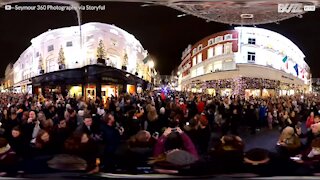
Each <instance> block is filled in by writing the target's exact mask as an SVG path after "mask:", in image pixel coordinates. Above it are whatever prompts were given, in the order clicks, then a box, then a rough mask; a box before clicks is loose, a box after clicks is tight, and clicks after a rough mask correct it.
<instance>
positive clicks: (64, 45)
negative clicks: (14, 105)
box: [12, 23, 151, 96]
mask: <svg viewBox="0 0 320 180" xmlns="http://www.w3.org/2000/svg"><path fill="white" fill-rule="evenodd" d="M147 54H148V53H147V51H146V50H144V48H143V46H142V45H141V43H140V42H139V41H138V40H137V39H136V38H135V37H134V36H133V35H131V34H129V33H128V32H126V31H124V30H123V29H121V28H118V27H116V26H114V25H109V24H104V23H86V24H83V25H81V27H80V26H72V27H65V28H59V29H54V30H49V31H47V32H44V33H42V34H41V35H39V36H37V37H35V38H33V39H32V40H31V45H30V46H29V47H28V48H27V49H26V50H25V51H24V52H23V53H22V54H21V55H20V57H19V59H18V60H17V61H16V62H15V63H14V65H13V74H14V76H13V77H14V78H13V81H12V83H13V85H14V90H15V92H23V93H26V92H28V93H32V91H37V92H38V90H35V89H34V88H37V87H39V77H44V76H46V75H48V74H50V73H56V72H58V71H63V72H67V71H71V70H74V72H76V71H77V70H79V69H81V68H83V67H87V66H90V65H95V64H100V65H105V68H106V69H109V70H115V69H119V70H123V71H124V72H126V73H127V74H128V75H131V76H134V77H136V78H137V79H143V80H145V81H150V80H151V76H150V75H151V73H150V72H151V69H150V68H149V67H148V63H147V62H145V61H144V60H145V58H146V57H147ZM99 60H103V61H100V62H99ZM100 69H101V68H100ZM62 75H63V74H62ZM128 75H127V76H128ZM35 78H36V79H37V80H35V81H36V82H33V79H35ZM43 79H45V78H43ZM49 79H50V78H49ZM42 82H43V83H44V84H46V82H45V81H44V80H43V81H42ZM62 83H63V82H61V84H62ZM88 83H89V82H88ZM105 84H109V85H110V84H112V83H107V82H105ZM35 85H36V86H35ZM121 85H123V82H121ZM41 86H42V85H41ZM68 86H70V87H66V89H67V90H68V91H69V92H70V94H72V95H78V94H79V95H84V94H83V93H82V92H83V90H82V89H83V88H86V87H87V88H89V87H90V88H91V89H90V88H89V89H90V92H91V94H92V95H94V96H95V95H96V93H92V91H93V90H94V88H96V87H95V85H93V84H90V85H89V84H86V85H83V87H82V86H81V84H69V85H68ZM99 86H101V83H100V85H99ZM102 86H103V87H102V88H104V90H105V91H107V89H109V90H110V92H109V93H108V92H105V93H103V94H108V95H111V94H113V95H115V94H117V93H116V87H109V86H108V87H104V85H103V84H102ZM132 86H136V84H132ZM80 87H81V88H80ZM129 89H132V88H129ZM99 91H100V90H98V91H97V90H95V91H94V92H99Z"/></svg>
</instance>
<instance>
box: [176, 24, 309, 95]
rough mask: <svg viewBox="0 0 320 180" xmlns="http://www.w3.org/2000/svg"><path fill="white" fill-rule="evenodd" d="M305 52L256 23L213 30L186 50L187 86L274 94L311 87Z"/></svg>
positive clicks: (183, 72)
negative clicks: (220, 30) (257, 25)
mask: <svg viewBox="0 0 320 180" xmlns="http://www.w3.org/2000/svg"><path fill="white" fill-rule="evenodd" d="M304 58H305V55H304V54H303V53H302V51H301V50H300V49H299V48H298V47H297V46H296V45H295V44H294V43H293V42H291V41H290V40H289V39H287V38H286V37H284V36H282V35H281V34H278V33H276V32H273V31H270V30H266V29H262V28H252V27H236V28H235V29H234V30H228V31H223V32H219V33H215V34H212V35H210V36H208V37H206V38H204V39H202V40H200V41H199V42H197V43H196V44H194V45H189V46H188V47H187V48H186V49H185V51H184V52H183V53H182V62H181V64H180V65H179V67H178V72H177V75H178V77H179V78H178V84H179V89H181V90H182V91H192V92H199V93H209V94H213V95H215V94H220V95H231V94H240V95H245V96H246V97H249V96H273V95H290V94H294V93H305V92H309V91H310V87H311V86H310V78H311V74H310V68H309V66H308V65H307V63H306V62H305V61H304Z"/></svg>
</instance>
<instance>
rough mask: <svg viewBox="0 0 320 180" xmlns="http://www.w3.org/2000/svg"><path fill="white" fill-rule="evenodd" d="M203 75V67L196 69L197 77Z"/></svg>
mask: <svg viewBox="0 0 320 180" xmlns="http://www.w3.org/2000/svg"><path fill="white" fill-rule="evenodd" d="M203 74H204V70H203V66H202V67H199V68H198V69H197V76H201V75H203Z"/></svg>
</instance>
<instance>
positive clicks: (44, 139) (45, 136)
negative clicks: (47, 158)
mask: <svg viewBox="0 0 320 180" xmlns="http://www.w3.org/2000/svg"><path fill="white" fill-rule="evenodd" d="M49 140H50V135H49V133H48V132H47V131H45V130H42V129H41V130H40V131H39V132H38V135H37V137H36V145H37V146H38V147H43V145H44V144H46V143H48V142H49Z"/></svg>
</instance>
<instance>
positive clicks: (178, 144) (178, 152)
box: [151, 127, 199, 169]
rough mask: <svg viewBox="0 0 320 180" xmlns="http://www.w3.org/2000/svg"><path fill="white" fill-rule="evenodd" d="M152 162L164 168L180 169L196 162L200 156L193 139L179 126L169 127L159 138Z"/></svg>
mask: <svg viewBox="0 0 320 180" xmlns="http://www.w3.org/2000/svg"><path fill="white" fill-rule="evenodd" d="M153 157H154V158H155V159H154V160H153V161H151V163H153V164H154V165H155V166H159V167H160V168H164V169H167V168H168V169H171V168H173V169H179V168H180V167H184V166H186V165H190V164H193V163H195V162H196V161H197V160H198V159H199V157H198V152H197V150H196V148H195V146H194V144H193V143H192V141H191V139H190V138H189V137H188V135H187V134H185V133H184V132H183V131H182V130H181V129H180V128H179V127H177V128H170V127H169V128H167V129H166V130H165V131H164V133H163V134H162V136H161V137H160V138H159V139H158V140H157V143H156V145H155V148H154V152H153Z"/></svg>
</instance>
